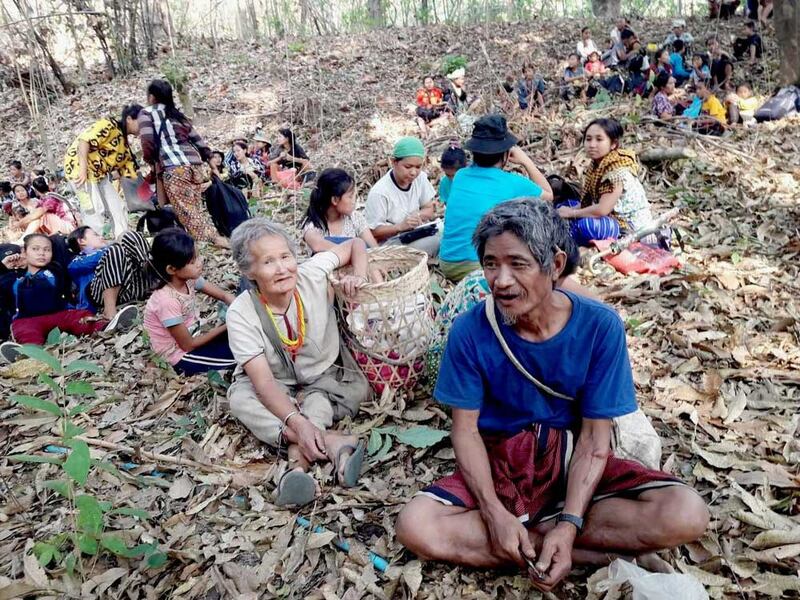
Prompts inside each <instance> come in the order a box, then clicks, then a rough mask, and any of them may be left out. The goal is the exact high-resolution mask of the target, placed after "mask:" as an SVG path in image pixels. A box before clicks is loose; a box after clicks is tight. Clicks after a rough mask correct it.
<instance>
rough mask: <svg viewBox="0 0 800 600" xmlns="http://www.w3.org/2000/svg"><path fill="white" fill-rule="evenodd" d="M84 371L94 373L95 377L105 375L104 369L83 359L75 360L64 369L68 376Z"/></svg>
mask: <svg viewBox="0 0 800 600" xmlns="http://www.w3.org/2000/svg"><path fill="white" fill-rule="evenodd" d="M82 371H83V372H86V373H94V374H95V375H102V374H103V368H102V367H101V366H100V365H98V364H97V363H93V362H91V361H89V360H83V359H82V358H79V359H77V360H73V361H72V362H71V363H69V364H68V365H67V366H66V367H65V368H64V373H65V374H66V375H70V374H72V373H79V372H82Z"/></svg>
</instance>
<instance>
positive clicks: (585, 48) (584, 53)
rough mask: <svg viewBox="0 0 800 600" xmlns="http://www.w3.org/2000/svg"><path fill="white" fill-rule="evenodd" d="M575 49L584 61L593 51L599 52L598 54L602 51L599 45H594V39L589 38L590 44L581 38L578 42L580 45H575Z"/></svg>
mask: <svg viewBox="0 0 800 600" xmlns="http://www.w3.org/2000/svg"><path fill="white" fill-rule="evenodd" d="M575 49H576V50H577V52H578V54H579V55H580V57H581V60H582V61H586V59H587V58H589V55H590V54H591V53H592V52H597V55H598V56H599V55H600V51H599V50H598V49H597V46H595V45H594V40H589V43H588V44H584V43H583V40H581V41H580V42H578V45H577V46H576V47H575Z"/></svg>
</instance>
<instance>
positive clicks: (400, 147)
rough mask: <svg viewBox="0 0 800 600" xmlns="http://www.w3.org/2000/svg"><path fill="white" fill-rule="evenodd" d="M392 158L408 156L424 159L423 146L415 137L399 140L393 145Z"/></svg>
mask: <svg viewBox="0 0 800 600" xmlns="http://www.w3.org/2000/svg"><path fill="white" fill-rule="evenodd" d="M392 156H393V157H394V158H408V157H409V156H418V157H419V158H425V146H423V145H422V142H421V141H419V139H418V138H415V137H404V138H400V139H399V140H397V143H396V144H395V145H394V151H393V152H392Z"/></svg>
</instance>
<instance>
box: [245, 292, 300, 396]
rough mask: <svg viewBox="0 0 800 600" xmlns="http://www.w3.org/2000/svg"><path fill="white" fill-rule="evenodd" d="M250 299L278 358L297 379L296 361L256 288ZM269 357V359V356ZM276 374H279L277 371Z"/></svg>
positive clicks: (292, 376)
mask: <svg viewBox="0 0 800 600" xmlns="http://www.w3.org/2000/svg"><path fill="white" fill-rule="evenodd" d="M250 300H252V301H253V306H254V307H255V309H256V314H257V315H258V320H259V321H260V322H261V329H263V330H264V335H266V336H267V339H268V340H269V343H270V344H272V349H273V350H275V354H276V355H277V356H278V360H280V361H281V364H282V366H283V367H284V369H285V370H286V371H287V373H288V375H289V376H290V377H291V378H292V379H293V380H294V381H297V372H296V371H295V368H294V361H293V360H292V357H291V356H290V355H289V353H288V352H287V351H286V348H284V346H283V343H282V342H281V339H280V337H278V331H277V330H276V329H275V324H274V323H273V322H272V319H270V318H269V315H268V314H267V311H266V309H265V308H264V305H263V304H262V303H261V298H259V297H258V292H257V291H256V290H255V289H254V288H250ZM267 358H268V359H269V357H267ZM275 375H276V376H277V373H276V374H275Z"/></svg>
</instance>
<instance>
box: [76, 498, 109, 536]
mask: <svg viewBox="0 0 800 600" xmlns="http://www.w3.org/2000/svg"><path fill="white" fill-rule="evenodd" d="M75 506H77V507H78V530H79V531H83V532H84V533H88V534H91V535H93V536H95V537H97V536H98V535H100V532H101V531H102V529H103V511H102V510H101V508H100V503H99V502H98V501H97V498H95V497H94V496H89V495H87V494H81V495H80V496H78V497H77V498H75Z"/></svg>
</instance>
